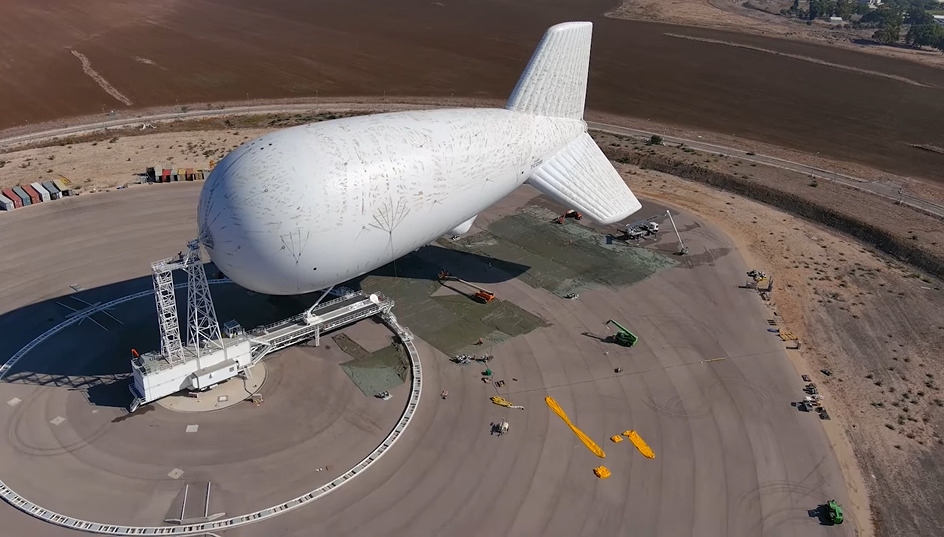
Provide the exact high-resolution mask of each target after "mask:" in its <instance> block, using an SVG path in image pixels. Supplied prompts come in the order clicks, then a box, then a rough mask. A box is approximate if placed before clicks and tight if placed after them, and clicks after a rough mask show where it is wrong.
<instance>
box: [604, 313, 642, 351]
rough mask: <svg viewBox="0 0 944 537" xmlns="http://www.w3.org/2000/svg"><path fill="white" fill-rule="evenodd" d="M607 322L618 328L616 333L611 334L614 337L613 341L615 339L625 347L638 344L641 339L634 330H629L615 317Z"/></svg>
mask: <svg viewBox="0 0 944 537" xmlns="http://www.w3.org/2000/svg"><path fill="white" fill-rule="evenodd" d="M606 324H612V325H613V326H615V327H616V329H617V330H618V331H617V332H616V333H615V334H613V335H612V336H610V337H611V338H612V339H613V341H615V342H616V343H617V344H619V345H622V346H624V347H632V346H633V345H635V344H636V342H637V341H639V338H638V337H636V334H633V333H632V332H630V331H629V330H627V329H626V328H625V327H623V325H621V324H619V323H618V322H616V321H614V320H613V319H610V320H609V321H607V322H606Z"/></svg>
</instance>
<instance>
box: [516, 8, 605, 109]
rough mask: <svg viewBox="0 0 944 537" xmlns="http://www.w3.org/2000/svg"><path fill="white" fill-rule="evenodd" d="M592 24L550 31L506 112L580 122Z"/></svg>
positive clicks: (564, 25)
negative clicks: (511, 111) (577, 120)
mask: <svg viewBox="0 0 944 537" xmlns="http://www.w3.org/2000/svg"><path fill="white" fill-rule="evenodd" d="M592 34H593V24H591V23H589V22H565V23H561V24H558V25H556V26H552V27H550V28H549V29H548V30H547V32H545V34H544V38H543V39H541V43H540V44H539V45H538V48H537V49H536V50H535V51H534V55H532V56H531V61H530V62H528V66H527V67H526V68H525V70H524V72H523V73H522V74H521V78H520V79H518V85H517V86H515V90H514V91H513V92H512V93H511V98H509V99H508V104H507V105H505V108H507V109H508V110H513V111H515V112H523V113H527V114H534V115H539V116H549V117H562V118H568V119H583V109H584V105H585V104H586V98H587V73H588V72H589V69H590V39H591V36H592Z"/></svg>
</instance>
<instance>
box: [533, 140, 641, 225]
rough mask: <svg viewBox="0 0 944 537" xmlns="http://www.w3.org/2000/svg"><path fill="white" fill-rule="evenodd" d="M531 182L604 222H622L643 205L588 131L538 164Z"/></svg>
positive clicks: (539, 188)
mask: <svg viewBox="0 0 944 537" xmlns="http://www.w3.org/2000/svg"><path fill="white" fill-rule="evenodd" d="M528 184H530V185H531V186H533V187H535V188H537V189H538V190H540V191H541V192H542V193H544V194H546V195H547V196H548V197H550V198H551V199H553V200H554V201H557V202H558V203H561V204H563V205H565V206H567V207H568V208H573V209H576V210H578V211H580V212H582V213H584V214H586V215H587V216H589V217H590V218H592V219H593V220H595V221H597V222H599V223H601V224H612V223H614V222H619V221H620V220H623V219H624V218H626V217H627V216H629V215H631V214H633V213H635V212H636V211H638V210H639V209H641V208H642V204H641V203H639V200H638V199H636V196H635V195H633V192H632V191H631V190H630V189H629V187H628V186H626V182H625V181H623V178H622V177H620V174H619V172H617V171H616V169H615V168H613V165H612V164H610V161H609V160H608V159H607V158H606V155H604V154H603V151H601V150H600V148H599V147H597V144H596V142H594V141H593V138H591V137H590V135H589V134H587V133H583V134H581V135H580V136H579V137H577V138H575V139H574V140H573V141H572V142H570V143H569V144H567V145H566V146H565V147H564V148H563V149H561V150H560V151H559V152H558V153H557V154H556V155H554V157H553V158H551V159H550V160H547V161H545V162H544V163H542V164H541V165H540V166H538V167H537V168H536V169H535V170H534V171H533V172H532V173H531V177H529V178H528Z"/></svg>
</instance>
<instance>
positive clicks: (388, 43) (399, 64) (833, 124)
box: [0, 0, 944, 181]
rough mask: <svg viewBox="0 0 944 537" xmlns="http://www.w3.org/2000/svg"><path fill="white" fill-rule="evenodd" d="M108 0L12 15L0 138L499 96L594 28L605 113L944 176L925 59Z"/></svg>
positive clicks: (538, 22)
mask: <svg viewBox="0 0 944 537" xmlns="http://www.w3.org/2000/svg"><path fill="white" fill-rule="evenodd" d="M110 6H111V2H106V1H105V0H91V1H90V2H84V3H82V4H75V3H73V2H68V1H66V0H52V1H51V2H49V3H47V5H46V7H45V8H44V9H43V10H37V9H33V8H32V5H31V4H30V3H29V2H28V1H27V0H11V1H8V2H3V3H2V5H0V48H2V49H3V50H4V51H5V57H6V58H7V59H6V60H3V61H0V70H2V76H0V95H3V97H4V98H3V99H0V118H2V120H0V121H2V123H0V128H3V127H13V126H18V125H19V126H22V125H25V124H27V122H29V123H37V122H41V121H49V120H54V119H56V118H62V117H69V116H76V115H83V114H89V113H102V114H104V113H107V111H108V110H110V109H116V110H119V111H120V110H128V109H136V108H138V107H149V106H155V105H173V104H178V105H185V104H190V105H191V106H195V107H196V106H203V105H204V103H207V102H217V101H223V100H246V99H256V98H281V97H301V96H316V95H319V96H335V97H337V96H358V95H372V96H377V95H383V94H384V93H386V94H387V95H391V96H392V95H399V96H412V95H426V96H440V97H448V96H450V95H457V96H464V97H474V98H492V99H503V98H506V97H507V95H508V94H509V93H510V91H511V89H512V88H513V87H514V84H515V82H516V80H517V78H518V76H519V75H520V73H521V71H522V70H523V69H524V67H525V64H526V63H527V60H528V58H529V56H530V55H531V53H532V51H533V50H534V47H535V46H536V44H537V43H538V41H539V39H540V36H541V35H542V33H543V32H544V30H545V29H546V28H547V27H548V26H550V25H552V24H554V23H557V22H561V21H565V20H575V19H578V20H579V19H584V20H591V21H593V22H594V24H595V29H594V34H595V35H594V45H593V46H594V53H593V61H592V65H591V73H590V86H589V87H590V92H589V95H588V107H589V108H590V109H591V110H598V111H601V112H606V113H611V114H615V115H620V116H630V117H636V118H642V119H649V120H653V121H658V122H664V123H669V124H675V125H686V126H690V127H693V128H698V129H702V130H706V131H712V132H719V133H724V134H728V135H736V136H737V137H739V138H747V139H752V140H761V141H765V142H769V143H772V144H777V145H783V146H787V147H791V148H794V149H798V150H803V151H807V152H809V153H815V152H817V151H821V152H823V154H824V155H826V156H829V157H832V158H836V159H839V160H845V161H852V162H861V163H865V164H868V165H871V166H874V167H877V168H880V169H883V170H886V171H891V172H895V173H900V174H903V175H912V176H916V177H926V178H930V179H934V180H938V181H944V166H941V159H942V156H941V155H939V154H936V153H932V152H928V151H922V150H920V149H915V148H912V147H910V145H909V144H930V145H935V146H942V145H944V144H942V143H941V138H940V128H939V124H938V121H937V118H940V117H944V98H942V89H941V88H944V70H940V69H934V68H930V67H926V66H922V65H917V64H913V63H911V62H901V61H895V60H893V59H888V58H883V57H879V56H874V55H868V54H858V53H855V52H852V51H846V50H840V49H836V48H833V47H827V46H817V45H813V44H807V43H799V42H794V41H786V40H775V39H767V38H764V37H760V36H754V35H743V34H734V33H726V32H719V31H714V30H707V29H698V28H685V27H678V26H668V25H660V24H652V23H642V22H633V21H624V20H616V19H612V18H608V17H606V16H605V15H604V14H605V13H606V12H608V11H610V10H611V9H612V8H613V5H612V2H611V0H592V1H591V2H584V1H578V0H558V1H557V2H553V3H548V2H543V1H539V0H525V1H523V2H514V3H508V2H501V1H498V0H491V1H486V2H481V1H472V0H455V1H450V2H433V3H430V2H426V1H420V0H406V1H405V2H398V3H397V4H396V6H394V5H391V4H389V3H383V2H376V1H374V0H364V1H362V2H354V3H352V2H346V1H341V0H326V1H322V2H307V1H302V0H274V1H272V2H266V3H259V2H255V1H250V0H230V1H228V2H225V3H221V2H218V1H216V0H194V1H192V2H181V1H170V2H161V3H159V4H154V3H150V4H141V3H135V4H126V5H122V7H121V8H120V9H111V7H110ZM207 21H212V23H211V24H208V23H207ZM36 35H42V36H44V38H43V39H35V36H36ZM680 36H681V37H680ZM72 51H75V52H77V53H78V54H80V55H81V56H78V55H76V54H73V53H72ZM83 58H84V60H83ZM86 60H87V61H86ZM51 80H54V81H56V83H55V84H50V83H49V81H51ZM125 101H130V102H131V103H132V104H131V105H130V106H128V105H126V104H125ZM850 133H852V134H850Z"/></svg>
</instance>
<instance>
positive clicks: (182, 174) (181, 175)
mask: <svg viewBox="0 0 944 537" xmlns="http://www.w3.org/2000/svg"><path fill="white" fill-rule="evenodd" d="M177 180H178V181H186V180H187V170H185V169H183V168H177Z"/></svg>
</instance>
